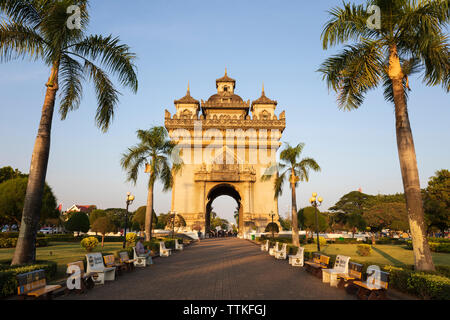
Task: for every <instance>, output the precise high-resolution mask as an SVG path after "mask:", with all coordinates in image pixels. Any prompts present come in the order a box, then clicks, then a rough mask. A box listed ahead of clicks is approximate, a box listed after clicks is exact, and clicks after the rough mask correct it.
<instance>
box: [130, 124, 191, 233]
mask: <svg viewBox="0 0 450 320" xmlns="http://www.w3.org/2000/svg"><path fill="white" fill-rule="evenodd" d="M137 137H138V139H139V140H140V142H139V143H138V144H137V145H135V146H133V147H131V148H129V149H128V151H127V152H126V153H124V154H123V155H122V160H121V164H122V168H123V169H125V170H127V181H132V182H134V184H136V182H137V178H138V173H139V170H140V169H145V172H147V173H150V178H149V181H148V195H147V208H146V212H145V238H146V240H147V241H150V240H151V238H152V223H153V215H152V214H151V212H152V211H153V190H154V186H155V182H156V180H158V179H159V180H161V182H162V183H163V190H164V191H167V190H169V189H170V188H171V187H172V184H173V175H174V174H175V173H176V172H177V171H178V170H179V169H180V168H181V165H182V164H181V161H180V159H176V160H177V161H174V162H173V164H172V167H171V165H170V160H169V158H170V157H171V156H172V155H173V154H174V153H173V152H174V151H175V144H174V143H173V142H172V141H170V140H169V139H168V133H167V130H166V129H165V128H164V127H153V128H150V129H149V130H138V131H137Z"/></svg>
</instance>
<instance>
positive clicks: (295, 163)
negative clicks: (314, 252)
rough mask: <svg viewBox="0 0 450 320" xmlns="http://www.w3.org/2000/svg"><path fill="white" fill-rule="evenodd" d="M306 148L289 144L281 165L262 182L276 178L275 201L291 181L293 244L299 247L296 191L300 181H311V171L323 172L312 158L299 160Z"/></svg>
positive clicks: (272, 167)
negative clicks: (286, 182)
mask: <svg viewBox="0 0 450 320" xmlns="http://www.w3.org/2000/svg"><path fill="white" fill-rule="evenodd" d="M304 147H305V144H304V143H299V144H298V145H297V146H295V147H291V146H290V145H289V144H288V143H287V144H286V146H285V148H284V150H283V151H281V153H280V163H279V164H278V165H276V166H271V167H270V168H268V170H266V171H265V172H264V175H263V176H262V178H261V180H262V181H268V180H270V179H271V178H272V176H274V175H275V176H276V177H275V182H274V190H275V199H277V198H278V197H279V196H281V194H282V192H283V185H284V182H285V181H286V180H289V183H290V184H291V190H292V244H293V245H294V246H298V247H299V246H300V241H299V236H298V217H297V196H296V192H295V189H296V188H297V185H298V182H299V181H306V182H308V181H309V170H314V171H320V170H321V169H320V167H319V165H318V164H317V162H316V160H314V159H312V158H303V159H301V160H298V159H299V158H300V156H301V153H302V151H303V148H304ZM283 170H284V171H283ZM280 171H281V172H280Z"/></svg>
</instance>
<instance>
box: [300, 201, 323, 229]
mask: <svg viewBox="0 0 450 320" xmlns="http://www.w3.org/2000/svg"><path fill="white" fill-rule="evenodd" d="M317 211H318V216H317V217H318V219H317V220H318V222H319V225H318V229H319V232H325V231H326V230H327V228H328V222H327V217H326V216H325V215H324V214H323V213H321V212H320V211H319V210H317ZM298 226H299V227H300V228H301V229H304V230H306V231H308V232H313V231H315V230H316V208H314V207H306V208H303V209H300V210H299V212H298Z"/></svg>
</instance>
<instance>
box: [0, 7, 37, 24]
mask: <svg viewBox="0 0 450 320" xmlns="http://www.w3.org/2000/svg"><path fill="white" fill-rule="evenodd" d="M35 5H36V1H29V0H0V13H2V12H3V13H4V14H5V15H6V16H7V17H8V18H9V19H10V20H11V21H14V22H15V23H18V24H21V25H24V26H25V25H28V26H29V27H31V28H35V27H36V26H37V25H38V24H39V23H41V20H42V18H41V16H40V15H39V12H38V10H36V6H35Z"/></svg>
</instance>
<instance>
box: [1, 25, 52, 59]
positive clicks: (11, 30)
mask: <svg viewBox="0 0 450 320" xmlns="http://www.w3.org/2000/svg"><path fill="white" fill-rule="evenodd" d="M45 54H46V51H45V41H44V39H43V38H42V37H41V36H40V35H39V34H38V33H37V32H36V31H35V30H34V29H33V28H30V27H27V26H24V25H22V24H19V23H15V22H10V23H6V22H1V23H0V62H8V61H11V60H14V59H17V58H25V57H29V58H30V59H32V60H36V59H39V58H43V57H44V56H45Z"/></svg>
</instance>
